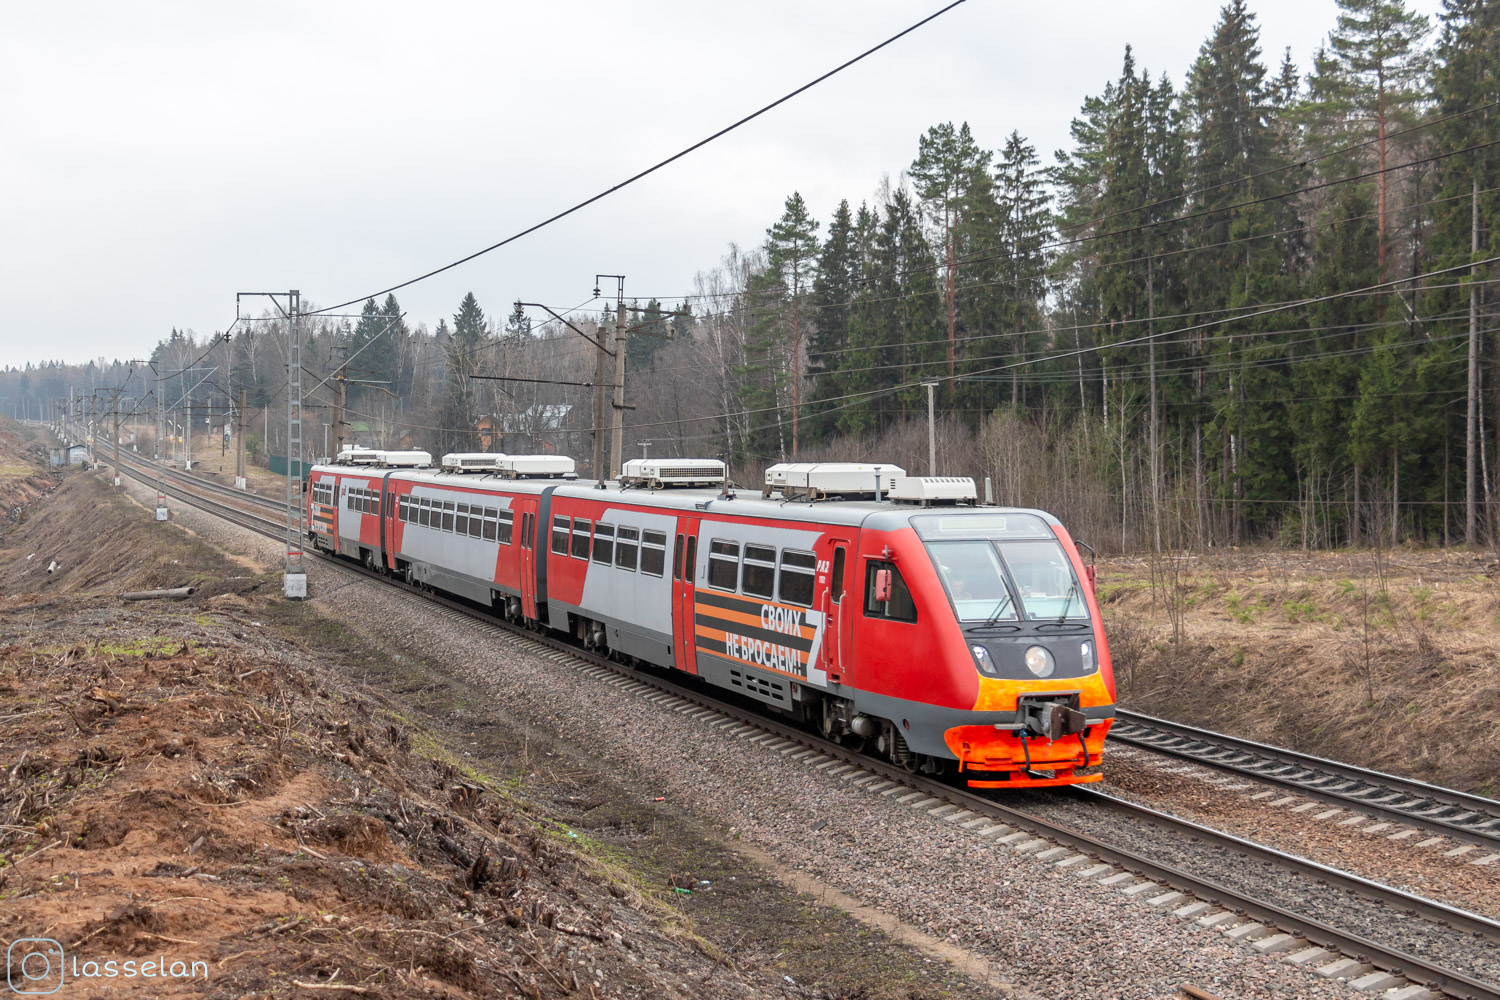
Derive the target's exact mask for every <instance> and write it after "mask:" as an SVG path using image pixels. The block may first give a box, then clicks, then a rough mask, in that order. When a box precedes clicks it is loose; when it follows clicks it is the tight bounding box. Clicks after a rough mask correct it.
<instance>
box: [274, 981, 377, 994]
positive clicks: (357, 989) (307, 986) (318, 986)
mask: <svg viewBox="0 0 1500 1000" xmlns="http://www.w3.org/2000/svg"><path fill="white" fill-rule="evenodd" d="M292 985H293V986H300V987H302V988H303V989H304V990H348V991H349V992H350V993H368V992H370V991H369V990H368V989H367V988H365V987H363V986H354V985H345V984H344V983H304V982H303V981H302V980H300V979H293V980H292Z"/></svg>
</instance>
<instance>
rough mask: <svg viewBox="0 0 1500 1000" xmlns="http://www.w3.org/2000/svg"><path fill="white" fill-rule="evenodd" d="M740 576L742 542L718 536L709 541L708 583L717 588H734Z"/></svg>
mask: <svg viewBox="0 0 1500 1000" xmlns="http://www.w3.org/2000/svg"><path fill="white" fill-rule="evenodd" d="M739 576H740V543H739V542H726V541H722V540H720V539H718V538H715V539H713V540H712V541H710V542H709V543H708V585H709V586H710V587H713V588H714V589H715V590H734V589H735V587H736V586H737V585H738V583H739Z"/></svg>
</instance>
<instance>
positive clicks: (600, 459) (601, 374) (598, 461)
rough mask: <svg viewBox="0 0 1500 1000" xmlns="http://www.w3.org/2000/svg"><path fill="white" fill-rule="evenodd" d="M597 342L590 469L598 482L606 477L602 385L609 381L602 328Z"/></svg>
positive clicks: (606, 397) (607, 357) (598, 331)
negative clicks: (592, 462) (592, 452)
mask: <svg viewBox="0 0 1500 1000" xmlns="http://www.w3.org/2000/svg"><path fill="white" fill-rule="evenodd" d="M594 338H595V339H596V340H597V341H598V344H597V346H596V349H595V351H594V464H593V465H592V466H591V467H590V468H591V471H592V474H593V477H594V478H595V479H598V480H600V481H603V480H604V479H607V478H608V477H607V476H606V475H605V472H604V407H605V401H606V400H607V399H608V398H609V397H608V396H606V395H605V392H604V384H605V383H606V382H607V381H609V352H608V351H606V350H605V349H604V327H603V326H599V327H597V328H596V329H595V330H594Z"/></svg>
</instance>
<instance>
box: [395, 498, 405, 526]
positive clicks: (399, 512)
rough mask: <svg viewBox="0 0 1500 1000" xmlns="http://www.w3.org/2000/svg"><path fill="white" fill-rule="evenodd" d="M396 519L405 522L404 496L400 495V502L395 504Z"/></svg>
mask: <svg viewBox="0 0 1500 1000" xmlns="http://www.w3.org/2000/svg"><path fill="white" fill-rule="evenodd" d="M396 520H398V521H400V522H401V523H402V524H405V523H406V497H402V498H401V502H400V503H399V504H397V505H396Z"/></svg>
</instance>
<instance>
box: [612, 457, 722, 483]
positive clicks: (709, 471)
mask: <svg viewBox="0 0 1500 1000" xmlns="http://www.w3.org/2000/svg"><path fill="white" fill-rule="evenodd" d="M620 485H622V486H647V487H650V488H651V489H653V490H659V489H662V488H663V487H666V486H723V485H724V463H723V462H721V461H719V460H718V459H716V458H670V459H668V458H663V459H656V458H632V459H631V460H630V461H628V462H626V463H625V468H624V469H623V470H622V471H621V473H620Z"/></svg>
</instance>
